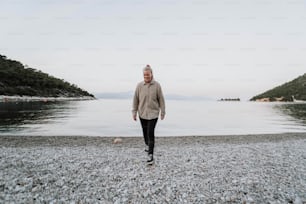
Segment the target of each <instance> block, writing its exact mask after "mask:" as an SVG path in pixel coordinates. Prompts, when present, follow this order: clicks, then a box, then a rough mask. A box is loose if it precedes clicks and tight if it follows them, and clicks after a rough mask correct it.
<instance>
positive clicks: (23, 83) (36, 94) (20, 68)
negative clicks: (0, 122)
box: [0, 55, 95, 101]
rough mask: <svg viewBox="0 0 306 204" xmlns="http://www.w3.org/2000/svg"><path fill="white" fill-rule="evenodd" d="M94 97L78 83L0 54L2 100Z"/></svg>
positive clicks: (0, 91) (0, 95)
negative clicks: (59, 77) (75, 83)
mask: <svg viewBox="0 0 306 204" xmlns="http://www.w3.org/2000/svg"><path fill="white" fill-rule="evenodd" d="M92 99H95V97H94V95H92V94H90V93H88V92H87V91H85V90H83V89H81V88H79V87H77V85H74V84H70V83H69V82H66V81H64V80H63V79H58V78H55V77H53V76H50V75H48V74H46V73H43V72H41V71H40V70H36V69H34V68H30V67H28V66H25V65H23V64H22V63H21V62H18V61H15V60H11V59H8V58H7V57H6V56H4V55H0V101H11V100H92Z"/></svg>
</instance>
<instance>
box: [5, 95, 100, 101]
mask: <svg viewBox="0 0 306 204" xmlns="http://www.w3.org/2000/svg"><path fill="white" fill-rule="evenodd" d="M81 100H84V101H85V100H95V98H94V97H91V96H81V97H43V96H6V95H0V102H34V101H42V102H48V101H81Z"/></svg>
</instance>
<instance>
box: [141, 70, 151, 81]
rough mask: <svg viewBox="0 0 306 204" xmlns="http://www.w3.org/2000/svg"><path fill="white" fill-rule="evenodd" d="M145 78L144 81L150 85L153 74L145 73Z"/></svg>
mask: <svg viewBox="0 0 306 204" xmlns="http://www.w3.org/2000/svg"><path fill="white" fill-rule="evenodd" d="M143 78H144V81H145V82H146V83H150V82H151V80H152V73H151V71H148V70H147V71H144V72H143Z"/></svg>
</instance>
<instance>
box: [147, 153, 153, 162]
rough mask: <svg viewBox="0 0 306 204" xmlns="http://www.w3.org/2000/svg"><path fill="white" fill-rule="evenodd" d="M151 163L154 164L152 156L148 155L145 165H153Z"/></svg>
mask: <svg viewBox="0 0 306 204" xmlns="http://www.w3.org/2000/svg"><path fill="white" fill-rule="evenodd" d="M153 163H154V158H153V154H149V156H148V160H147V164H153Z"/></svg>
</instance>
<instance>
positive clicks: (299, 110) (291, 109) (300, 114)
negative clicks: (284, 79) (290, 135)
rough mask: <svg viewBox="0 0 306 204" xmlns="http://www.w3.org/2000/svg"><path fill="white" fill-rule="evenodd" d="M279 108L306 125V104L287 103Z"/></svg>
mask: <svg viewBox="0 0 306 204" xmlns="http://www.w3.org/2000/svg"><path fill="white" fill-rule="evenodd" d="M277 107H278V108H279V109H280V110H281V111H282V112H283V113H285V114H286V115H289V116H291V117H293V118H295V119H297V120H298V121H299V122H301V123H304V124H306V103H290V104H289V103H286V104H282V105H279V106H277Z"/></svg>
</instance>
